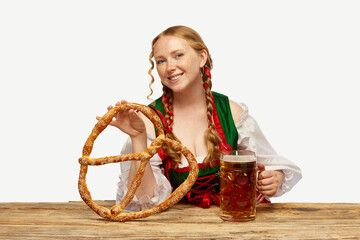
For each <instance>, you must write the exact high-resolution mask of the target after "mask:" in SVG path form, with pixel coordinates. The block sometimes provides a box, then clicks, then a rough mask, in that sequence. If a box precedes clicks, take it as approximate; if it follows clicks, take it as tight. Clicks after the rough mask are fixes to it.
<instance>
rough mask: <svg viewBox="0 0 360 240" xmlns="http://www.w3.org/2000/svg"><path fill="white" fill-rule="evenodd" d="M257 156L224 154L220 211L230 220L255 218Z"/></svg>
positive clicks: (222, 215)
mask: <svg viewBox="0 0 360 240" xmlns="http://www.w3.org/2000/svg"><path fill="white" fill-rule="evenodd" d="M256 171H257V170H256V157H255V156H253V155H224V156H223V157H222V159H221V161H220V211H221V218H222V219H223V220H228V221H250V220H254V219H255V213H256V210H255V207H256Z"/></svg>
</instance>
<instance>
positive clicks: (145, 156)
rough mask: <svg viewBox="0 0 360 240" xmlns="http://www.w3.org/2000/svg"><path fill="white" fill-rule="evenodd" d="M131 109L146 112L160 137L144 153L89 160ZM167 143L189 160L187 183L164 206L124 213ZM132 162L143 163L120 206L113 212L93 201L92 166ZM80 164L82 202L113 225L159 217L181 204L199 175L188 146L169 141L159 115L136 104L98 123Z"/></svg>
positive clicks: (122, 107)
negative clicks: (111, 126) (102, 135)
mask: <svg viewBox="0 0 360 240" xmlns="http://www.w3.org/2000/svg"><path fill="white" fill-rule="evenodd" d="M129 109H134V110H138V111H140V112H142V113H143V114H144V115H145V116H146V117H147V118H149V119H150V120H151V122H152V123H153V124H154V126H155V128H156V129H157V130H158V132H159V136H158V137H157V138H156V139H155V140H154V141H153V142H152V143H151V145H150V147H149V148H148V149H146V150H145V151H144V152H143V153H134V154H127V155H118V156H110V157H101V158H90V157H89V156H90V153H91V151H92V148H93V145H94V141H95V140H96V138H97V137H98V136H99V134H100V133H101V132H102V131H103V130H104V129H105V128H106V127H107V126H108V125H109V124H110V122H111V121H112V119H113V117H114V115H115V114H117V113H119V112H123V111H126V110H129ZM163 143H166V144H168V145H169V146H170V147H171V148H173V149H175V150H180V151H181V153H182V154H183V155H184V156H185V158H186V159H187V161H188V162H189V169H190V172H189V176H188V177H187V179H186V180H185V182H183V183H182V184H181V185H180V186H179V187H178V188H177V189H176V190H175V191H174V192H173V193H172V194H171V195H170V196H169V197H168V198H167V199H166V200H165V201H164V202H162V203H160V204H159V205H157V206H155V207H153V208H151V209H145V210H142V211H140V212H133V213H124V212H123V210H124V209H125V208H126V206H127V205H128V204H129V203H130V202H131V200H132V199H133V197H134V195H135V192H136V189H137V188H138V187H139V185H140V183H141V179H142V176H143V175H144V171H145V167H146V165H147V164H148V162H149V160H150V158H151V157H152V156H154V155H155V154H156V153H157V152H158V151H159V150H160V148H161V145H162V144H163ZM129 160H132V161H140V167H139V169H138V172H137V174H136V176H135V178H134V180H133V181H132V183H131V186H130V188H129V190H128V192H127V193H126V195H125V197H124V198H123V199H122V201H121V202H120V203H119V204H117V205H115V206H113V207H112V208H111V209H108V208H105V207H103V206H100V205H98V204H96V203H95V202H94V201H93V200H92V198H91V194H90V191H89V189H88V188H87V185H86V173H87V169H88V165H91V166H95V165H104V164H108V163H117V162H123V161H129ZM79 163H80V164H81V166H80V174H79V182H78V187H79V193H80V195H81V198H82V199H83V200H84V202H85V203H86V204H87V205H88V206H89V207H90V208H91V209H92V210H93V211H95V212H96V213H97V214H98V215H100V216H101V217H103V218H106V219H109V220H113V221H127V220H131V219H137V218H144V217H148V216H150V215H151V214H153V213H157V212H160V211H163V210H165V209H167V208H168V207H170V206H172V205H174V204H175V203H177V202H178V201H180V200H181V199H182V198H183V197H184V196H185V194H186V193H187V192H188V191H189V190H190V189H191V187H192V186H193V184H194V183H195V181H196V179H197V177H198V172H199V168H198V165H197V162H196V160H195V158H194V155H193V154H192V153H191V152H190V150H188V149H187V148H186V147H185V146H183V145H181V144H180V143H179V142H177V141H174V140H171V139H168V138H166V136H165V134H164V130H163V126H162V124H161V121H160V118H159V117H158V116H157V115H156V113H155V112H154V111H153V110H152V109H151V108H149V107H147V106H145V105H140V104H136V103H124V104H120V105H119V106H115V107H114V108H112V109H111V110H110V111H108V112H107V113H106V114H105V115H104V116H103V117H102V118H101V119H100V120H99V121H98V123H97V124H96V125H95V127H94V128H93V130H92V132H91V134H90V136H89V137H88V139H87V140H86V143H85V145H84V148H83V152H82V157H81V158H79Z"/></svg>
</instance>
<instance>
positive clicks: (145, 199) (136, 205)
mask: <svg viewBox="0 0 360 240" xmlns="http://www.w3.org/2000/svg"><path fill="white" fill-rule="evenodd" d="M154 140H155V137H154V136H151V135H149V134H148V136H147V142H148V146H149V145H150V143H151V142H152V141H154ZM130 153H132V143H131V140H130V138H129V139H128V140H127V141H126V143H125V145H124V146H123V149H122V150H121V154H122V155H125V154H130ZM161 163H162V160H161V158H160V157H159V155H158V154H155V155H154V156H153V157H152V158H151V159H150V165H151V168H152V170H153V172H154V176H155V179H156V183H157V186H156V188H155V190H154V195H153V197H152V198H150V197H149V196H148V195H143V196H142V197H141V198H140V199H138V198H137V197H136V196H134V198H133V200H132V201H131V202H130V203H129V205H128V206H127V207H126V208H125V210H124V211H126V212H138V211H141V210H143V209H150V208H153V207H155V206H156V205H158V204H160V203H162V202H163V201H165V200H166V199H167V198H168V197H169V196H170V194H171V192H172V187H171V185H170V183H169V181H168V180H167V178H166V177H165V175H164V174H163V169H162V168H161ZM130 165H131V162H130V161H126V162H122V163H120V166H121V174H120V176H119V178H120V181H119V183H118V189H117V194H116V204H118V203H119V202H120V201H121V200H122V199H123V198H124V196H125V194H126V193H127V191H128V188H127V183H128V178H129V173H130Z"/></svg>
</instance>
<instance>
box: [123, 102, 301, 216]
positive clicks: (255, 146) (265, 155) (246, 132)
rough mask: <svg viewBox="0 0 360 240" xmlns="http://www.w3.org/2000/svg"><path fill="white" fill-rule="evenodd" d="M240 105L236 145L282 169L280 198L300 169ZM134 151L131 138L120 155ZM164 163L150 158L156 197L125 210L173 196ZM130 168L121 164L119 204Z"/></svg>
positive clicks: (150, 137) (149, 138) (146, 206)
mask: <svg viewBox="0 0 360 240" xmlns="http://www.w3.org/2000/svg"><path fill="white" fill-rule="evenodd" d="M238 104H239V105H240V106H241V107H242V108H243V110H244V111H243V112H242V114H241V120H240V122H238V123H236V124H235V125H236V129H237V131H238V135H239V139H238V142H237V144H238V147H240V148H241V149H245V150H250V151H253V152H255V153H256V156H257V163H258V164H259V163H263V164H264V165H265V168H266V170H282V171H283V172H284V176H285V177H284V181H283V183H282V185H281V186H279V187H278V190H277V192H276V194H275V195H274V197H279V196H281V195H283V194H284V193H286V192H288V191H290V190H291V189H292V188H293V187H294V186H295V184H296V183H297V182H298V181H299V180H300V179H301V177H302V174H301V170H300V168H299V167H298V166H296V165H295V164H294V163H293V162H291V161H290V160H288V159H286V158H285V157H283V156H280V155H278V154H277V153H276V152H275V150H274V149H273V147H272V146H271V145H270V144H269V142H268V141H267V140H266V138H265V136H264V134H263V133H262V131H261V129H260V128H259V126H258V124H257V122H256V121H255V119H254V118H253V117H251V116H250V115H249V113H248V107H247V106H246V105H245V104H243V103H238ZM154 140H155V136H153V135H150V134H148V135H147V142H148V146H149V145H150V143H151V142H153V141H154ZM131 151H132V144H131V140H130V138H129V139H128V140H127V141H126V143H125V145H124V147H123V149H122V150H121V154H130V153H131ZM204 158H205V156H200V157H196V160H197V162H198V163H201V162H202V161H203V160H204ZM161 164H162V160H161V158H160V157H159V155H158V154H155V155H154V156H153V157H152V158H151V159H150V165H151V167H152V170H153V172H154V176H155V179H156V182H157V187H156V188H155V190H154V195H153V197H152V198H150V197H149V196H148V195H144V196H142V197H141V198H140V199H137V197H136V196H134V199H133V200H132V201H131V203H130V204H129V205H128V206H127V208H126V209H125V211H128V212H133V211H141V210H143V209H149V208H153V207H154V206H156V205H158V204H160V203H161V202H163V201H165V200H166V199H167V198H168V197H169V196H170V194H171V192H172V190H173V189H172V187H171V185H170V183H169V181H168V180H167V178H166V177H165V175H164V169H162V168H161V167H160V166H161ZM130 165H131V162H129V161H127V162H123V163H121V175H120V176H119V178H120V181H119V183H118V190H117V195H116V202H117V203H119V202H120V201H121V200H122V199H123V197H124V196H125V194H126V193H127V190H128V188H127V180H128V177H129V172H130ZM187 165H188V162H187V160H186V159H185V158H184V157H183V159H182V163H181V165H180V166H179V167H186V166H187ZM266 198H268V197H266Z"/></svg>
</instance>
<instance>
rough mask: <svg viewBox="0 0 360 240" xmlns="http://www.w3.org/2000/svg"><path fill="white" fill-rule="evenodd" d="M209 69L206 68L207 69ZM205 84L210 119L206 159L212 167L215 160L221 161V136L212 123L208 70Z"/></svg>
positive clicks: (205, 73) (206, 136)
mask: <svg viewBox="0 0 360 240" xmlns="http://www.w3.org/2000/svg"><path fill="white" fill-rule="evenodd" d="M206 68H207V67H206V66H205V69H206ZM203 82H204V88H205V97H206V106H207V119H208V129H207V130H206V131H205V134H204V140H205V141H206V142H207V147H208V153H207V155H206V157H205V159H204V163H205V164H210V166H212V165H213V163H214V161H215V160H219V159H220V155H221V152H220V148H219V143H220V136H219V134H218V132H217V131H216V127H215V124H214V122H213V121H212V114H213V110H214V109H213V100H212V95H211V87H212V82H211V75H210V71H209V70H208V69H207V71H205V72H204V73H203Z"/></svg>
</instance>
